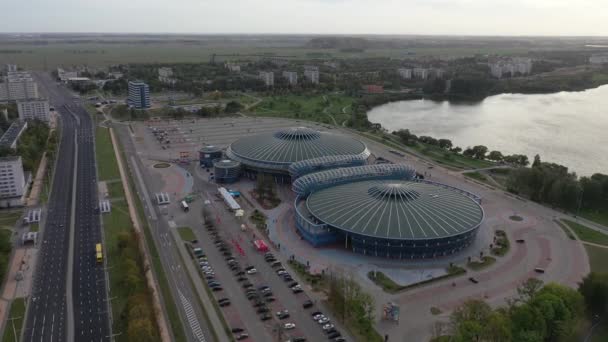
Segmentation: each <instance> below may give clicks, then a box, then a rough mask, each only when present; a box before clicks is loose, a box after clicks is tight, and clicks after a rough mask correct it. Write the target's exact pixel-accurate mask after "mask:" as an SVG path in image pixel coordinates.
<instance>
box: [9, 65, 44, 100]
mask: <svg viewBox="0 0 608 342" xmlns="http://www.w3.org/2000/svg"><path fill="white" fill-rule="evenodd" d="M35 98H38V84H37V83H36V82H35V81H34V79H33V78H32V76H31V75H30V74H29V73H27V72H19V71H13V72H9V73H8V75H7V76H6V77H4V82H2V83H0V101H9V100H13V101H16V100H25V99H35Z"/></svg>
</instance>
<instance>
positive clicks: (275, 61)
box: [264, 57, 289, 68]
mask: <svg viewBox="0 0 608 342" xmlns="http://www.w3.org/2000/svg"><path fill="white" fill-rule="evenodd" d="M264 60H266V61H269V62H270V63H272V64H273V65H275V66H277V67H279V68H280V67H284V66H286V65H287V64H289V61H288V60H287V59H285V58H281V57H266V58H264Z"/></svg>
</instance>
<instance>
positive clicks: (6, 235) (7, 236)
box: [0, 229, 13, 283]
mask: <svg viewBox="0 0 608 342" xmlns="http://www.w3.org/2000/svg"><path fill="white" fill-rule="evenodd" d="M12 234H13V231H12V230H8V229H0V241H2V243H1V245H2V246H6V247H7V248H6V250H5V249H2V250H0V283H2V282H4V276H5V275H6V270H7V269H8V263H9V261H10V260H9V257H10V255H11V250H12V245H11V235H12Z"/></svg>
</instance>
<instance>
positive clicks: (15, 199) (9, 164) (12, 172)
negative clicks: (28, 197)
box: [0, 156, 27, 207]
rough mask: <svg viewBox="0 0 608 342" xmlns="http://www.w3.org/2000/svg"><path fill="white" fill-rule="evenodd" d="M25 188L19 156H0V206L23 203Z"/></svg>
mask: <svg viewBox="0 0 608 342" xmlns="http://www.w3.org/2000/svg"><path fill="white" fill-rule="evenodd" d="M26 188H27V186H26V180H25V175H24V172H23V162H22V161H21V157H20V156H15V157H3V158H0V207H13V206H20V205H23V198H24V194H25V189H26Z"/></svg>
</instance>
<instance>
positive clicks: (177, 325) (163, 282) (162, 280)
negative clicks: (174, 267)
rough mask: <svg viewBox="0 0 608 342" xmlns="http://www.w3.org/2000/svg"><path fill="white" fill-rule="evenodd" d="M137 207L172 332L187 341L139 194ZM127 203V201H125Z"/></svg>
mask: <svg viewBox="0 0 608 342" xmlns="http://www.w3.org/2000/svg"><path fill="white" fill-rule="evenodd" d="M121 158H122V160H123V161H124V152H123V154H122V157H121ZM127 175H128V183H129V185H128V186H129V187H130V188H131V191H132V193H134V194H136V193H137V191H136V189H135V184H134V183H133V176H132V175H131V174H130V173H129V172H127ZM134 200H135V207H136V210H137V216H138V217H139V218H140V222H141V225H142V229H143V231H144V236H145V238H146V246H147V247H148V251H149V252H150V259H151V263H152V268H153V269H154V274H155V276H156V280H157V282H158V285H159V287H160V293H161V295H162V300H163V302H164V304H165V307H164V308H165V311H166V312H165V313H166V315H167V319H168V320H169V325H170V329H171V332H172V333H173V337H174V340H175V341H176V342H185V341H187V339H186V335H185V332H184V327H183V325H182V321H181V319H180V317H179V314H178V312H177V306H176V304H175V300H174V298H173V295H172V293H171V291H170V290H169V281H168V280H167V276H166V274H165V271H164V269H163V266H162V263H161V261H160V255H159V254H158V249H157V248H156V244H155V243H154V238H153V237H152V233H151V232H150V227H149V226H148V221H146V220H145V217H146V214H145V212H144V208H143V205H142V203H141V199H140V198H139V197H138V196H134ZM125 205H126V202H125Z"/></svg>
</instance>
